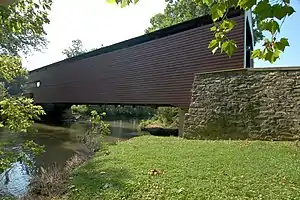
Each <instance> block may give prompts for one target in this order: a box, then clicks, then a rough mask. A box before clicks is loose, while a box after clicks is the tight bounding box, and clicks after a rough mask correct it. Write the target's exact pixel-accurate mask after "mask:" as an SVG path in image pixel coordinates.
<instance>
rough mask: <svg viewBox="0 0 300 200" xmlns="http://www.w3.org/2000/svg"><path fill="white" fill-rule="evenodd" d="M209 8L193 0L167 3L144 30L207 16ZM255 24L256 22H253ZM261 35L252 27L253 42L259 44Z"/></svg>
mask: <svg viewBox="0 0 300 200" xmlns="http://www.w3.org/2000/svg"><path fill="white" fill-rule="evenodd" d="M209 12H210V8H209V7H208V6H207V5H205V4H201V3H197V2H195V1H194V0H177V1H173V2H169V3H168V4H167V6H166V8H165V10H164V13H158V14H156V15H154V16H153V17H152V18H151V19H150V23H151V26H150V27H149V28H147V29H146V30H145V32H146V33H149V32H152V31H156V30H159V29H162V28H166V27H169V26H171V25H175V24H178V23H181V22H184V21H188V20H191V19H194V18H197V17H201V16H204V15H208V14H209ZM255 22H256V21H255ZM262 39H263V34H262V32H261V31H260V30H258V29H257V27H256V26H255V27H254V40H255V42H259V41H261V40H262Z"/></svg>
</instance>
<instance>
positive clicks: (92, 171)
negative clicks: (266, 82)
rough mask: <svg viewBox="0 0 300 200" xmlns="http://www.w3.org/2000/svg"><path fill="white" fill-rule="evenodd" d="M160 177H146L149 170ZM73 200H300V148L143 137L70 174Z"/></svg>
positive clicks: (115, 148)
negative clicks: (156, 171)
mask: <svg viewBox="0 0 300 200" xmlns="http://www.w3.org/2000/svg"><path fill="white" fill-rule="evenodd" d="M153 169H156V170H158V171H159V172H161V173H160V174H158V175H149V174H148V172H149V171H150V170H153ZM72 183H73V186H72V188H73V189H72V191H71V192H70V197H71V199H76V200H80V199H84V200H87V199H107V200H113V199H118V200H119V199H136V200H144V199H149V200H150V199H151V200H153V199H172V200H173V199H174V200H177V199H184V200H186V199H196V200H198V199H217V200H219V199H270V200H271V199H272V200H276V199H278V200H279V199H280V200H281V199H300V149H299V147H296V146H295V145H294V143H289V142H263V141H251V142H248V141H196V140H184V139H180V138H175V137H164V138H163V137H153V136H142V137H138V138H134V139H131V140H128V141H125V142H120V143H118V144H117V145H113V146H110V150H109V154H101V153H98V154H96V156H95V157H94V158H93V159H92V160H90V161H89V162H87V163H86V164H84V165H83V166H82V167H80V168H79V169H77V170H76V171H74V173H73V181H72Z"/></svg>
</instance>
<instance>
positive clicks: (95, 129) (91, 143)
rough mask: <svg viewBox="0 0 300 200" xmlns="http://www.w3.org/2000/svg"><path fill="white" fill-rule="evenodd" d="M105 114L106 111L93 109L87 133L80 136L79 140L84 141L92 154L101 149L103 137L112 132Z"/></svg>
mask: <svg viewBox="0 0 300 200" xmlns="http://www.w3.org/2000/svg"><path fill="white" fill-rule="evenodd" d="M104 116H105V113H102V114H98V113H97V111H95V110H93V111H91V114H90V120H89V121H90V127H89V128H88V130H87V131H86V133H85V134H83V135H81V136H78V140H79V142H80V143H83V144H84V145H85V147H86V148H87V149H88V151H89V152H90V153H91V154H94V153H95V152H97V151H99V150H100V148H101V139H102V137H103V136H105V135H109V134H110V129H109V124H107V123H105V122H104V121H103V117H104Z"/></svg>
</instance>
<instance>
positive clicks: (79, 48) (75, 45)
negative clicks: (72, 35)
mask: <svg viewBox="0 0 300 200" xmlns="http://www.w3.org/2000/svg"><path fill="white" fill-rule="evenodd" d="M87 51H88V50H86V49H84V48H83V44H82V41H81V40H79V39H76V40H72V45H71V46H70V47H68V48H67V49H64V50H63V51H62V54H64V55H66V56H67V58H72V57H74V56H78V55H80V54H83V53H86V52H87Z"/></svg>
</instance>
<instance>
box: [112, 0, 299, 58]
mask: <svg viewBox="0 0 300 200" xmlns="http://www.w3.org/2000/svg"><path fill="white" fill-rule="evenodd" d="M107 2H109V3H117V4H119V5H121V7H125V6H127V5H129V4H136V3H138V2H139V0H107ZM167 2H169V3H174V2H175V3H176V2H177V1H176V0H167ZM193 2H194V3H195V4H197V5H206V6H208V7H209V8H210V9H209V14H210V15H211V18H212V21H213V23H214V26H213V27H212V28H211V31H212V32H213V35H214V39H213V40H212V41H211V42H210V43H209V44H208V48H210V49H211V50H212V53H215V52H216V51H218V50H220V51H221V52H225V53H226V54H227V55H228V56H232V54H233V53H234V52H235V51H236V49H237V44H236V42H235V41H234V40H232V39H230V38H229V37H228V36H227V34H228V32H230V31H231V30H232V29H233V28H234V26H235V22H234V21H233V20H231V19H229V18H227V13H228V11H229V9H231V8H235V9H242V10H245V11H247V10H252V11H253V14H254V16H255V20H256V23H257V30H259V31H260V32H266V33H267V35H270V36H269V37H267V38H265V40H264V45H263V48H262V49H256V50H254V51H252V58H258V59H262V60H266V61H269V62H270V63H274V62H275V61H276V60H277V59H278V58H279V57H280V54H281V53H282V52H284V50H285V48H286V47H288V46H289V42H288V38H285V37H282V38H279V37H278V33H279V32H280V30H281V28H282V25H283V23H284V21H285V19H286V18H287V17H289V16H291V15H292V14H293V13H294V12H295V10H294V8H293V7H292V6H291V4H290V0H275V1H274V0H224V1H216V0H193Z"/></svg>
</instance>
